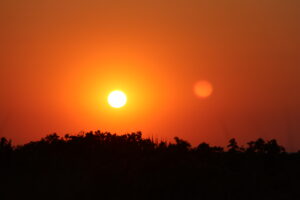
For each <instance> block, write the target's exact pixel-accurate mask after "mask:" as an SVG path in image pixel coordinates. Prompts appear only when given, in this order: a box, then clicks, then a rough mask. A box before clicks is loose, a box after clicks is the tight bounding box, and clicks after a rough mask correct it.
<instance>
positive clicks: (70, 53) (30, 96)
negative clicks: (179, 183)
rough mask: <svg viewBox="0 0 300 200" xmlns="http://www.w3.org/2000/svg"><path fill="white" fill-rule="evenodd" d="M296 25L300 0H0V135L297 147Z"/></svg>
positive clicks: (299, 47) (299, 43)
mask: <svg viewBox="0 0 300 200" xmlns="http://www.w3.org/2000/svg"><path fill="white" fill-rule="evenodd" d="M299 24H300V1H298V0H286V1H281V0H243V1H241V0H229V1H223V0H209V1H204V0H172V1H171V0H170V1H167V0H159V1H156V0H154V1H153V0H151V1H150V0H144V1H140V0H130V1H129V0H128V1H127V0H118V1H117V0H109V1H98V0H85V1H80V0H43V1H38V0H27V1H14V0H2V1H1V2H0V27H1V31H0V92H1V98H0V136H5V137H8V138H11V139H13V141H14V143H17V144H19V143H24V142H28V141H30V140H35V139H39V138H41V137H43V136H45V135H46V134H49V133H52V132H58V133H59V134H61V135H63V134H65V133H73V134H76V133H78V132H79V131H82V130H85V131H87V130H97V129H101V130H103V131H112V132H117V133H126V132H131V131H137V130H141V131H143V132H144V134H145V136H152V135H153V136H154V137H157V138H159V139H161V138H162V139H172V138H173V137H174V136H179V137H181V138H184V139H187V140H189V141H191V142H192V143H193V144H197V143H199V142H202V141H206V142H209V143H212V144H216V145H225V143H226V142H227V141H228V140H229V138H231V137H235V138H237V140H238V141H240V142H241V143H245V142H246V141H249V140H253V139H256V138H258V137H263V138H266V139H270V138H276V139H278V140H279V142H280V143H282V144H283V145H284V146H287V147H288V149H290V150H298V149H300V135H299V133H300V123H299V122H300V104H299V102H300V95H299V94H300V78H299V76H300V37H299V35H300V26H299ZM199 80H207V81H209V82H210V83H211V84H212V85H213V93H212V95H211V96H209V97H208V98H198V97H197V96H196V95H195V93H194V87H195V84H196V83H197V81H199ZM114 89H122V90H123V91H125V92H126V94H127V96H128V104H127V105H126V106H125V107H124V108H122V109H118V110H116V109H113V108H111V107H109V106H108V105H107V102H106V98H107V95H108V93H109V92H110V91H112V90H114Z"/></svg>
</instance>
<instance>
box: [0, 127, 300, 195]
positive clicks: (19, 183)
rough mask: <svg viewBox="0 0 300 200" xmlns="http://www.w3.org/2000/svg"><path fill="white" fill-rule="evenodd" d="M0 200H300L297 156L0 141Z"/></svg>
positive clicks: (269, 149)
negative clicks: (14, 143) (18, 144)
mask: <svg viewBox="0 0 300 200" xmlns="http://www.w3.org/2000/svg"><path fill="white" fill-rule="evenodd" d="M0 170H1V173H0V199H1V200H6V199H46V200H47V199H71V200H76V199H80V200H83V199H104V200H109V199H130V200H135V199H142V200H144V199H145V200H147V199H155V200H158V199H172V200H176V199H193V200H194V199H199V200H202V199H203V200H205V199H212V200H214V199H224V200H248V199H249V200H250V199H253V200H260V199H264V200H268V199H270V200H271V199H272V200H277V199H278V200H279V199H282V200H284V199H300V153H286V152H285V151H284V148H283V147H281V146H280V145H278V144H277V142H276V140H270V141H264V140H262V139H258V140H257V141H253V142H249V143H248V144H247V147H246V148H241V147H239V146H238V145H237V143H236V141H235V140H234V139H232V140H230V142H229V145H228V147H227V148H226V151H225V150H224V149H223V148H221V147H211V146H209V145H208V144H206V143H202V144H200V145H199V146H197V147H194V148H192V147H191V146H190V144H189V143H188V142H186V141H184V140H181V139H179V138H175V143H166V142H153V141H152V140H150V139H143V138H142V135H141V133H132V134H128V135H122V136H117V135H113V134H110V133H101V132H99V131H97V132H95V133H93V132H90V133H86V134H82V135H77V136H69V135H66V136H64V137H59V136H57V135H56V134H52V135H48V136H47V137H45V138H43V139H41V140H40V141H37V142H30V143H28V144H25V145H22V146H18V147H12V146H11V143H10V141H8V140H6V139H5V138H2V139H1V141H0Z"/></svg>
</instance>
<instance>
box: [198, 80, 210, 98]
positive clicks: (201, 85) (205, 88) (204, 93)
mask: <svg viewBox="0 0 300 200" xmlns="http://www.w3.org/2000/svg"><path fill="white" fill-rule="evenodd" d="M194 92H195V94H196V95H197V96H198V97H200V98H207V97H209V96H210V95H211V94H212V92H213V86H212V84H211V83H210V82H208V81H198V82H197V83H196V84H195V86H194Z"/></svg>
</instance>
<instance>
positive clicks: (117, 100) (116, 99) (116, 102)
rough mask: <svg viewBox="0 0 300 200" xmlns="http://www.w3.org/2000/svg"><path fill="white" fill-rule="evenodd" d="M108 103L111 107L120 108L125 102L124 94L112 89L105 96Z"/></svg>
mask: <svg viewBox="0 0 300 200" xmlns="http://www.w3.org/2000/svg"><path fill="white" fill-rule="evenodd" d="M107 101H108V103H109V105H110V106H111V107H113V108H121V107H123V106H124V105H125V104H126V102H127V97H126V94H125V93H124V92H122V91H120V90H115V91H112V92H111V93H110V94H109V95H108V98H107Z"/></svg>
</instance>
